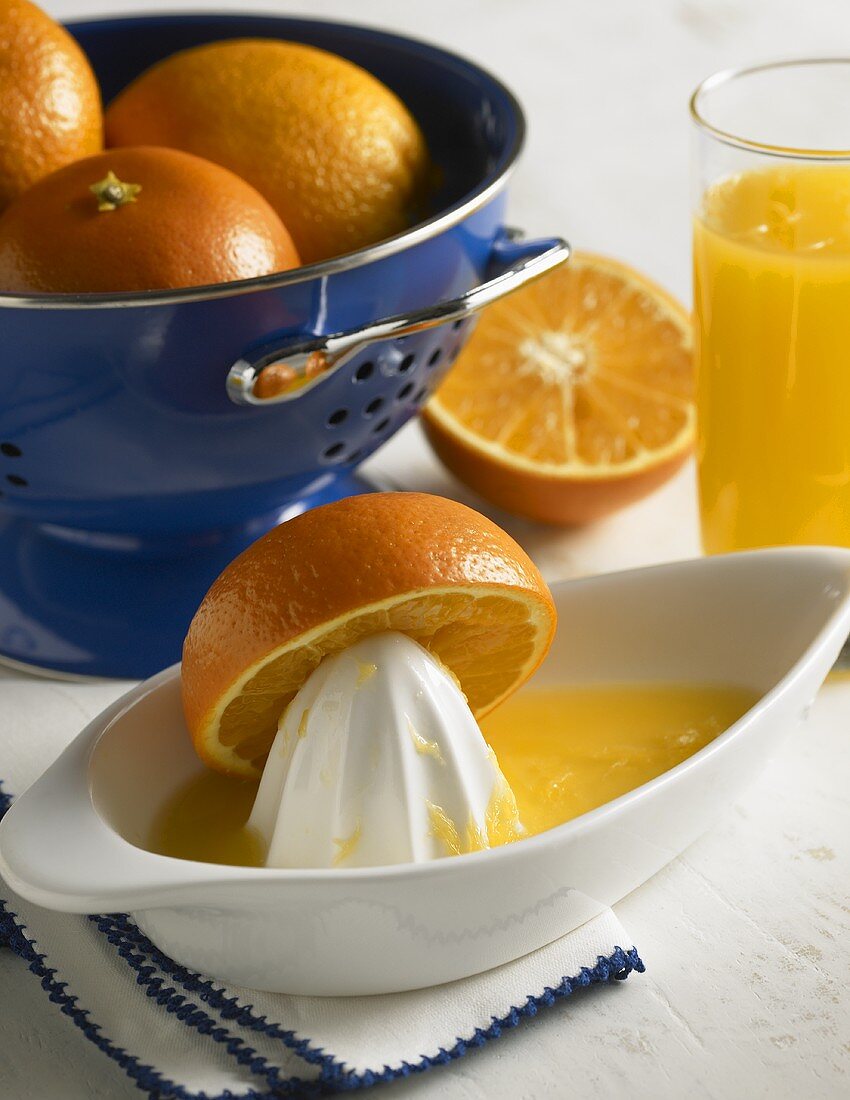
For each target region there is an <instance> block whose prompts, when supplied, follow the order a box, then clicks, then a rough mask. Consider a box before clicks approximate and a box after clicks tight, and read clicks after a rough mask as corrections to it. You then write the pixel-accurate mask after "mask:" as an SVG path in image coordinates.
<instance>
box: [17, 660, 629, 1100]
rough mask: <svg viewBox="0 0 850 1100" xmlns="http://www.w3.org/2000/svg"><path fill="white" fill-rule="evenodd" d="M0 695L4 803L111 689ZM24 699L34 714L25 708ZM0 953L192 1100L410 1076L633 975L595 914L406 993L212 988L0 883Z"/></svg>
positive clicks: (74, 1015) (42, 687)
mask: <svg viewBox="0 0 850 1100" xmlns="http://www.w3.org/2000/svg"><path fill="white" fill-rule="evenodd" d="M34 689H35V690H34ZM0 692H2V693H3V701H4V706H3V708H2V709H3V727H4V728H3V730H2V747H0V778H2V781H3V785H4V790H5V792H6V793H7V795H9V794H13V793H15V792H17V791H22V790H23V789H24V787H25V786H27V785H28V784H29V783H30V782H31V781H32V780H33V779H34V778H35V777H36V775H38V774H39V773H40V772H41V771H42V770H43V769H44V768H45V767H46V766H47V765H48V764H49V763H50V762H51V760H52V759H53V758H54V757H55V756H56V755H57V753H58V752H59V751H60V750H61V749H62V748H63V747H64V745H65V744H66V743H67V741H68V740H69V736H70V735H71V733H72V732H73V726H77V728H79V725H81V724H82V723H80V721H79V719H80V711H83V712H84V713H85V715H86V717H90V716H91V715H92V714H94V713H96V711H97V709H99V706H103V705H104V704H105V703H106V702H107V701H109V698H110V697H114V696H115V695H116V694H117V693H118V687H117V685H99V686H95V685H91V686H86V687H85V688H79V687H75V688H74V689H73V692H74V695H73V698H74V703H75V704H76V705H75V706H72V707H69V706H68V699H69V689H68V688H67V687H65V686H60V685H55V684H50V685H48V684H36V683H34V682H33V681H27V680H20V681H17V682H13V681H11V680H9V679H4V680H2V681H0ZM63 698H64V705H63V704H62V699H63ZM36 699H37V701H38V713H37V716H36V714H35V713H34V711H33V707H32V706H27V705H26V703H27V700H29V702H30V704H32V703H33V702H34V701H35V700H36ZM87 704H88V705H87ZM98 704H99V705H98ZM89 711H90V712H91V713H88V712H89ZM69 712H70V713H69ZM69 726H71V729H70V730H69ZM2 808H3V807H2V806H0V810H2ZM3 941H5V942H6V943H7V944H8V946H9V947H10V948H11V949H12V950H13V951H15V952H16V953H18V954H19V955H21V957H22V958H23V959H24V960H25V961H26V962H27V963H28V964H29V967H30V970H31V971H32V972H33V975H34V979H37V980H40V982H41V985H42V988H43V989H44V991H45V1012H48V1011H55V1009H51V1007H50V1005H49V1003H48V1001H52V1002H53V1003H54V1004H56V1005H58V1006H59V1007H60V1008H61V1011H62V1012H63V1013H64V1014H65V1015H66V1016H68V1018H69V1026H70V1023H73V1024H75V1025H76V1026H77V1027H78V1028H79V1029H80V1033H81V1035H84V1036H85V1037H86V1038H87V1039H88V1040H90V1041H91V1042H94V1043H95V1044H96V1045H97V1046H98V1047H99V1048H100V1049H101V1050H102V1051H103V1053H104V1055H105V1056H107V1057H110V1058H112V1059H113V1060H115V1061H116V1062H118V1064H119V1065H121V1066H122V1068H123V1069H124V1070H125V1071H126V1072H127V1074H128V1075H129V1076H130V1077H131V1078H133V1080H135V1081H136V1083H137V1084H138V1085H139V1086H140V1088H141V1089H142V1090H143V1091H147V1092H148V1093H150V1094H153V1093H156V1094H157V1095H158V1096H169V1097H171V1096H174V1097H175V1100H195V1098H198V1100H200V1098H201V1094H202V1093H203V1094H204V1100H210V1098H213V1097H222V1100H223V1096H228V1097H240V1098H241V1097H244V1098H251V1100H260V1098H261V1097H263V1098H265V1097H268V1098H269V1100H270V1098H271V1096H272V1095H273V1093H274V1095H280V1092H279V1090H280V1089H281V1088H283V1089H284V1090H285V1091H286V1092H288V1093H296V1094H298V1093H304V1092H309V1093H311V1094H312V1093H314V1092H315V1090H316V1089H317V1088H318V1089H320V1090H321V1091H325V1090H326V1089H330V1090H334V1089H336V1088H339V1089H350V1088H358V1087H363V1086H364V1085H370V1084H373V1083H376V1082H377V1081H381V1080H389V1079H392V1078H396V1077H405V1076H408V1075H410V1074H412V1073H420V1072H423V1071H424V1070H428V1069H430V1068H432V1067H433V1066H436V1065H440V1064H442V1063H445V1062H449V1061H452V1060H453V1059H455V1058H459V1057H461V1056H462V1055H463V1054H464V1053H466V1051H467V1050H468V1049H470V1048H472V1047H478V1046H482V1045H483V1044H484V1043H486V1042H488V1041H491V1040H493V1039H496V1038H498V1037H499V1036H500V1035H501V1034H502V1033H503V1032H504V1031H506V1030H509V1029H511V1028H513V1027H515V1026H516V1025H517V1024H518V1023H520V1021H521V1020H522V1019H523V1017H525V1016H531V1015H535V1014H536V1013H537V1012H538V1011H539V1010H540V1009H541V1008H544V1007H546V1006H548V1005H551V1004H553V1003H555V1002H556V1001H557V1000H559V999H562V998H564V997H566V996H569V995H571V994H572V993H573V992H574V991H576V990H577V989H580V988H581V987H583V986H587V985H591V984H594V983H598V982H608V981H612V980H614V979H617V978H624V977H626V976H627V975H628V974H629V973H630V972H631V971H632V970H637V971H642V970H643V964H642V963H641V961H640V959H639V957H638V955H637V952H636V951H635V949H634V948H630V949H629V950H624V948H626V946H627V945H628V944H629V940H628V937H627V936H626V934H625V933H624V931H623V929H622V927H621V925H620V924H619V922H618V921H617V919H616V917H615V916H614V914H613V913H612V912H611V911H610V910H609V911H606V912H605V913H602V914H600V915H599V916H597V917H595V918H594V919H593V920H591V921H589V922H588V923H587V924H585V925H583V926H582V927H581V928H579V929H577V930H576V931H575V932H572V933H571V934H570V935H568V936H565V937H563V938H562V939H560V940H557V941H556V942H555V943H552V944H549V945H548V946H546V947H543V948H541V949H540V950H539V951H535V952H533V953H532V954H530V955H526V956H525V957H524V958H522V959H518V960H517V961H515V962H513V963H509V964H508V965H506V966H502V967H499V968H498V969H496V970H491V971H489V972H487V973H485V974H481V975H478V976H476V977H472V978H466V979H464V980H462V981H458V982H452V983H449V984H447V985H442V986H437V987H434V988H432V989H426V990H419V991H416V992H413V993H395V994H390V995H387V996H374V997H347V998H343V997H340V998H322V997H291V996H284V995H281V994H271V993H258V992H255V991H252V990H247V989H239V988H235V987H231V988H227V989H225V988H224V987H222V986H220V985H219V984H218V983H217V982H212V981H209V980H208V979H205V978H203V977H201V976H199V975H197V974H194V973H192V972H190V971H187V970H184V969H183V968H181V967H179V966H178V965H177V964H175V963H173V962H172V961H171V960H170V959H168V958H167V957H166V956H164V955H162V954H161V953H160V952H158V951H157V949H156V948H155V947H154V946H153V944H151V943H150V942H149V941H148V940H147V939H146V938H145V937H144V936H143V935H142V934H141V933H140V932H139V931H138V929H136V927H135V926H134V925H133V924H132V922H131V921H130V920H129V919H128V918H127V917H124V916H121V915H118V916H115V915H113V916H102V917H97V918H87V917H77V916H69V915H67V914H60V913H52V912H49V911H48V910H45V909H41V908H39V907H38V906H35V905H32V904H30V903H29V902H26V901H24V900H23V899H22V898H20V897H18V896H17V895H15V894H14V892H13V891H12V890H11V889H9V888H8V886H6V884H5V883H2V881H0V942H3ZM588 1011H592V1008H589V1009H588ZM32 1023H33V1026H37V1021H33V1022H32Z"/></svg>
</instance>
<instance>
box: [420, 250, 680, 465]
mask: <svg viewBox="0 0 850 1100" xmlns="http://www.w3.org/2000/svg"><path fill="white" fill-rule="evenodd" d="M692 388H693V371H692V363H691V351H690V324H689V320H688V317H687V314H686V313H685V312H684V310H683V309H682V307H681V306H680V305H679V304H678V303H676V302H674V301H673V300H672V299H671V298H669V296H668V295H666V294H665V293H664V292H663V291H662V290H661V289H660V288H657V287H653V286H651V284H649V283H648V282H647V281H645V280H643V279H642V277H641V276H639V275H638V274H637V273H636V272H630V271H629V269H627V268H624V267H623V266H622V265H619V264H615V263H613V262H612V261H606V260H604V259H602V258H601V257H593V256H582V255H580V254H579V255H576V256H574V257H573V258H572V259H571V260H570V262H569V263H568V264H566V265H565V266H564V267H563V268H560V269H558V270H557V271H554V272H552V273H551V274H550V275H548V276H547V277H546V278H543V279H541V280H539V281H538V282H536V283H534V284H533V285H532V286H530V287H528V288H526V289H525V290H523V291H520V292H519V293H518V294H515V295H511V297H510V298H508V299H505V300H504V301H503V302H500V303H497V304H496V305H494V306H491V307H490V309H489V310H488V311H487V313H486V314H485V316H484V317H483V319H482V321H481V324H480V325H479V327H478V329H477V331H476V332H475V334H474V336H473V337H472V339H471V341H470V344H469V347H468V348H467V350H466V351H465V352H464V354H463V355H462V356H461V358H460V359H459V361H458V363H457V364H456V365H455V366H454V368H453V369H452V370H451V371H450V373H449V375H448V376H447V378H446V380H445V381H444V382H443V383H442V385H441V386H440V388H439V390H438V392H437V395H436V399H435V400H434V401H433V402H432V404H431V406H430V410H431V412H432V414H433V415H434V417H435V419H436V420H437V421H438V422H439V423H441V424H442V425H443V426H444V427H448V428H450V429H453V430H455V431H458V430H460V431H461V432H463V433H464V436H465V438H466V441H467V442H469V441H470V438H469V437H471V438H472V439H477V441H478V444H479V445H480V446H481V447H483V448H485V449H486V450H487V452H488V453H491V454H492V455H493V456H494V457H497V458H498V457H501V458H502V459H503V460H504V461H513V462H519V463H520V464H522V465H524V466H528V465H532V466H536V467H540V468H543V469H548V470H549V472H557V471H558V470H559V469H560V470H561V471H562V472H565V471H566V469H570V470H571V471H572V472H573V473H575V474H578V473H579V472H580V471H583V472H584V474H585V476H587V475H589V474H590V473H592V471H593V469H594V468H598V467H604V468H605V469H606V470H607V471H608V472H610V471H611V470H612V469H616V468H617V467H621V466H624V465H628V464H634V463H637V464H639V465H641V466H642V465H645V464H646V463H647V462H652V461H656V460H657V456H658V454H659V453H661V454H664V453H665V452H666V451H667V450H669V448H670V447H674V448H679V449H681V448H682V447H683V446H684V445H686V444H687V443H688V442H689V440H690V436H691V433H692V421H693V410H692V406H691V401H692Z"/></svg>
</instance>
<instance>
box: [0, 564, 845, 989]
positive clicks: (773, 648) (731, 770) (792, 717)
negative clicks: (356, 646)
mask: <svg viewBox="0 0 850 1100" xmlns="http://www.w3.org/2000/svg"><path fill="white" fill-rule="evenodd" d="M553 591H554V595H555V599H556V602H557V604H558V611H559V615H560V626H559V630H558V634H557V637H556V640H555V643H554V645H553V647H552V650H551V652H550V655H549V657H548V658H547V660H546V662H545V664H544V665H543V667H542V668H541V670H540V671H539V673H538V674H537V681H538V682H539V683H557V682H564V683H577V682H579V683H585V682H589V681H596V682H599V681H617V680H648V681H652V680H656V681H657V680H677V681H683V680H696V681H701V682H706V681H716V682H722V683H735V684H740V685H742V686H746V687H750V688H753V689H754V690H755V691H757V692H758V693H759V695H760V699H759V701H758V702H757V704H756V705H755V706H754V707H753V708H752V709H751V710H750V711H748V713H747V714H746V715H744V717H742V718H741V719H740V720H739V721H738V722H736V723H735V725H734V726H732V727H731V728H730V729H729V730H727V731H726V732H725V733H724V734H722V735H721V736H720V737H718V738H717V739H716V740H715V741H714V742H712V743H711V744H710V745H708V746H707V747H706V748H704V749H702V750H701V751H700V752H698V753H697V754H696V755H695V756H693V757H691V758H690V759H689V760H687V761H685V762H684V763H683V764H680V765H679V766H678V767H676V768H674V769H673V770H671V771H669V772H667V773H666V774H665V775H662V776H660V777H659V778H658V779H655V780H653V781H652V782H650V783H647V784H645V785H644V786H642V787H640V788H638V789H637V790H634V791H632V792H631V793H630V794H627V795H624V796H623V797H622V798H618V799H617V800H616V801H614V802H611V803H609V804H608V805H606V806H603V807H601V808H600V809H597V810H594V811H592V812H591V813H588V814H585V815H584V816H582V817H580V818H577V819H576V820H574V821H571V822H568V823H567V824H566V825H562V826H560V827H558V828H556V829H552V830H550V831H549V832H547V833H544V834H542V835H540V836H537V837H533V838H531V839H529V840H525V841H522V842H520V843H518V844H514V845H511V846H508V847H506V848H498V849H493V850H492V851H487V852H480V853H476V854H474V855H468V856H461V857H455V858H448V859H443V860H438V861H435V862H433V863H428V864H419V865H401V866H393V867H382V868H364V869H358V870H346V871H343V870H315V871H303V870H269V869H265V868H260V869H249V868H238V867H219V866H213V865H208V864H202V863H192V862H188V861H182V860H176V859H170V858H166V857H163V856H157V855H153V854H151V853H149V852H146V851H144V850H142V849H141V848H140V847H138V846H137V845H138V844H140V843H141V841H142V839H143V837H144V836H145V834H146V830H147V827H148V823H149V822H150V819H151V816H152V813H153V812H154V811H155V809H156V807H157V806H158V805H159V804H160V803H161V802H162V800H163V798H164V797H166V796H167V795H168V794H169V793H170V792H171V791H172V790H174V788H175V787H176V786H177V785H178V784H179V783H181V782H183V781H184V780H185V779H186V778H187V777H188V776H189V775H190V774H191V773H192V772H194V771H196V770H197V769H198V768H200V764H199V763H198V761H197V759H196V758H195V756H194V753H193V751H192V749H191V748H190V746H189V742H188V738H187V736H186V734H185V731H184V729H183V723H182V715H181V709H180V699H179V674H180V673H179V668H177V667H175V668H171V669H167V670H166V671H165V672H163V673H161V674H160V675H158V676H155V677H154V678H153V679H151V680H149V681H147V682H146V683H143V684H141V685H140V686H139V687H137V688H135V689H134V690H133V691H131V692H129V693H128V694H127V695H126V696H124V698H123V699H121V700H119V702H117V703H116V704H115V705H114V706H112V707H110V708H109V709H108V710H107V711H106V712H105V713H104V714H102V715H101V716H100V717H99V718H98V719H96V720H95V721H94V722H93V723H92V724H91V725H90V726H88V727H87V728H86V729H85V730H84V731H83V732H82V733H81V734H80V736H79V737H78V738H77V739H76V740H75V741H74V742H73V743H72V744H71V745H70V746H69V748H68V749H67V750H66V751H65V752H64V753H63V754H62V756H60V758H59V759H58V760H57V761H56V762H55V763H54V764H53V765H52V766H51V767H50V768H49V769H48V770H47V772H45V774H44V775H43V776H42V777H41V778H40V779H39V780H37V781H36V783H34V784H33V786H32V787H31V788H30V789H29V790H28V791H27V792H26V793H25V794H23V795H22V796H21V797H20V798H19V799H18V801H17V802H16V803H15V804H14V805H13V807H12V809H11V810H10V811H9V813H8V814H7V815H6V818H5V820H4V821H3V823H2V826H0V870H2V872H3V874H4V876H5V877H6V878H7V879H8V881H9V883H10V884H11V886H12V887H13V888H14V889H15V890H17V891H18V892H19V893H20V894H22V895H23V896H24V897H26V898H28V899H29V900H30V901H33V902H36V903H38V904H40V905H44V906H47V907H49V908H53V909H60V910H65V911H68V912H78V913H84V912H107V911H112V912H114V911H119V910H120V911H123V910H129V911H130V912H132V914H133V916H134V919H135V920H136V921H137V922H138V924H139V926H140V927H141V928H142V929H143V930H144V932H145V933H146V934H147V935H148V936H149V937H150V938H151V939H152V940H153V941H154V942H155V943H157V944H158V945H159V946H160V947H161V948H162V949H163V950H164V951H166V952H167V953H168V954H169V955H171V956H172V957H173V958H175V959H176V960H178V961H179V962H181V963H183V964H185V965H187V966H190V967H192V968H194V969H196V970H200V971H202V972H204V973H206V974H210V975H213V976H215V977H217V978H219V979H223V980H225V981H230V982H233V983H237V984H239V985H243V986H249V987H254V988H258V989H268V990H278V991H285V992H289V993H306V994H362V993H383V992H390V991H395V990H404V989H412V988H416V987H420V986H427V985H432V984H436V983H438V982H445V981H449V980H451V979H455V978H460V977H463V976H465V975H468V974H473V973H477V972H479V971H482V970H486V969H488V968H490V967H493V966H497V965H499V964H500V963H504V962H506V961H508V960H510V959H514V958H517V957H519V956H520V955H523V954H525V953H526V952H529V951H532V950H534V949H535V948H538V947H540V946H542V945H543V944H545V943H548V942H549V941H551V940H553V939H555V938H557V937H558V936H561V935H563V934H565V933H566V932H569V931H570V930H571V929H573V928H576V927H577V926H578V925H580V924H582V923H583V922H584V921H586V920H588V919H589V918H590V917H592V916H594V915H595V914H596V913H597V912H599V911H600V910H601V909H602V908H603V907H605V906H607V905H611V904H613V903H614V902H616V901H617V900H618V899H620V898H622V897H623V896H624V895H625V894H628V893H629V891H631V890H633V889H635V887H637V886H639V885H640V884H641V883H643V882H645V881H646V880H647V879H648V878H649V877H650V876H651V875H653V874H655V872H656V871H658V870H659V869H660V868H661V867H663V866H664V865H665V864H666V863H667V862H669V860H671V859H672V858H673V857H674V856H676V855H677V854H678V853H679V852H681V851H682V850H683V849H684V848H686V847H687V846H688V845H689V844H690V843H691V842H692V841H693V840H694V839H696V837H698V836H699V835H700V833H702V832H703V831H704V830H705V829H706V828H707V827H708V826H709V825H710V824H711V822H712V821H713V819H714V818H715V817H716V816H717V814H718V813H719V812H720V811H721V810H722V809H723V807H724V806H725V805H726V804H727V803H729V802H730V801H731V800H732V799H733V798H735V797H736V795H737V794H738V792H739V791H740V789H741V788H742V787H743V786H744V785H745V784H746V783H747V782H748V781H749V780H750V779H751V778H752V776H753V775H754V773H755V772H757V771H758V769H759V768H760V767H761V765H762V763H763V762H764V761H765V759H766V758H767V757H768V755H769V754H770V753H771V752H772V751H773V749H774V748H775V747H776V745H777V744H778V743H779V740H780V738H781V736H782V735H783V734H784V733H786V732H787V731H788V730H789V729H790V728H791V727H792V726H793V725H794V724H795V723H796V722H797V721H798V720H799V719H800V717H801V716H802V715H804V714H805V712H806V710H807V708H808V706H809V704H810V703H811V701H812V699H813V697H814V695H815V693H816V692H817V690H818V688H819V686H820V684H821V682H822V681H823V679H824V677H825V676H826V674H827V672H828V670H829V668H830V666H831V665H832V663H833V661H834V660H835V657H836V656H837V654H838V652H839V650H840V648H841V645H842V643H843V642H844V640H845V638H846V637H847V634H848V632H850V552H847V551H842V550H829V549H817V548H815V549H788V550H771V551H762V552H758V553H752V554H738V555H731V556H729V557H718V558H707V559H704V560H700V561H693V562H682V563H679V564H676V565H666V566H659V567H656V568H653V569H644V570H637V571H632V572H628V573H620V574H614V575H608V576H602V577H597V578H592V579H589V580H582V581H577V582H571V583H564V584H560V585H556V586H555V588H554V589H553Z"/></svg>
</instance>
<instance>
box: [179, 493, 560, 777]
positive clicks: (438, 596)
mask: <svg viewBox="0 0 850 1100" xmlns="http://www.w3.org/2000/svg"><path fill="white" fill-rule="evenodd" d="M384 630H399V631H401V632H402V633H404V634H407V635H409V636H410V637H411V638H414V639H415V640H416V641H418V642H419V643H420V644H422V645H423V646H425V647H426V648H427V649H428V650H430V651H431V652H432V653H434V654H435V656H437V657H438V658H439V659H440V660H441V661H442V662H443V664H444V665H445V666H446V667H447V668H448V669H450V671H451V672H453V673H454V675H455V676H456V677H457V679H458V681H459V683H460V685H461V687H462V689H463V691H464V692H465V694H466V697H467V699H468V700H469V705H470V707H471V708H472V710H473V712H474V713H475V714H476V715H481V714H485V713H486V712H487V711H488V710H491V709H492V708H493V707H495V706H496V705H497V704H498V703H499V702H501V700H502V699H504V698H505V697H506V696H508V695H510V694H511V693H512V692H513V691H514V690H515V689H516V688H517V687H519V685H520V684H521V683H522V682H523V681H524V680H525V679H526V678H527V677H528V676H530V675H531V673H532V672H533V671H534V670H535V668H537V666H538V665H539V664H540V662H541V661H542V660H543V657H544V655H545V653H546V650H547V649H548V647H549V644H550V642H551V640H552V635H553V633H554V630H555V607H554V604H553V602H552V597H551V595H550V593H549V590H548V588H547V587H546V584H545V582H544V580H543V578H542V577H541V576H540V573H539V572H538V571H537V568H536V567H535V566H534V564H533V563H532V562H531V560H530V559H529V558H528V556H527V555H526V554H525V552H524V551H523V550H522V549H521V548H520V547H519V546H518V545H517V544H516V543H515V542H514V540H513V539H512V538H510V536H509V535H507V534H505V532H504V531H502V530H501V529H500V528H499V527H497V526H496V525H495V524H494V523H491V522H490V520H488V519H485V517H484V516H481V515H479V514H478V513H477V512H474V511H473V510H472V509H471V508H466V507H465V506H464V505H462V504H458V503H456V502H455V501H451V500H445V499H444V498H442V497H435V496H429V495H427V494H424V493H371V494H365V495H363V496H358V497H349V498H347V499H345V500H341V501H338V502H336V503H334V504H327V505H325V506H324V507H322V508H316V509H314V510H313V511H310V512H306V513H304V514H303V515H301V516H297V517H296V518H295V519H292V520H289V522H287V523H284V524H282V525H281V526H280V527H276V528H274V530H272V531H270V532H269V533H268V534H267V535H265V536H264V537H263V538H261V539H259V540H258V541H257V542H255V543H254V544H253V546H251V547H249V548H248V549H247V550H246V551H245V552H244V553H243V554H241V555H240V556H239V557H238V558H237V559H236V560H235V561H234V562H232V563H231V564H230V565H229V566H228V568H227V569H226V570H225V571H224V573H222V575H221V576H220V577H219V578H218V580H217V581H216V582H215V583H214V584H213V586H212V588H211V589H210V591H209V592H208V593H207V595H206V596H205V597H204V600H203V602H202V604H201V606H200V608H199V609H198V612H197V614H196V615H195V617H194V619H193V620H192V623H191V625H190V627H189V632H188V634H187V636H186V642H185V644H184V647H183V672H182V681H183V706H184V712H185V715H186V722H187V725H188V728H189V732H190V734H191V736H192V740H193V743H194V745H195V749H196V751H197V753H198V755H199V756H200V757H201V758H202V759H203V760H204V761H205V762H206V763H207V764H209V765H210V767H213V768H215V769H217V770H218V771H222V772H225V773H227V774H229V775H241V776H257V775H259V774H260V772H261V770H262V767H263V764H264V763H265V759H266V756H267V755H268V751H269V748H270V746H271V743H272V740H273V739H274V736H275V733H276V732H277V724H278V720H279V718H280V716H281V714H282V713H283V711H284V709H285V708H286V706H287V705H288V703H289V701H290V700H291V699H292V697H293V696H294V695H295V693H296V692H297V691H298V689H299V688H300V687H301V686H302V684H303V683H304V682H305V680H306V679H307V677H308V676H309V675H310V673H311V672H312V671H313V669H314V668H316V666H317V665H318V664H319V662H320V661H321V660H322V658H323V657H325V656H327V655H328V654H331V653H337V652H339V651H340V650H342V649H344V648H346V647H347V646H349V645H351V644H352V643H353V642H355V641H357V639H359V638H362V637H364V636H365V635H367V634H376V633H379V632H380V631H384Z"/></svg>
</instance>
